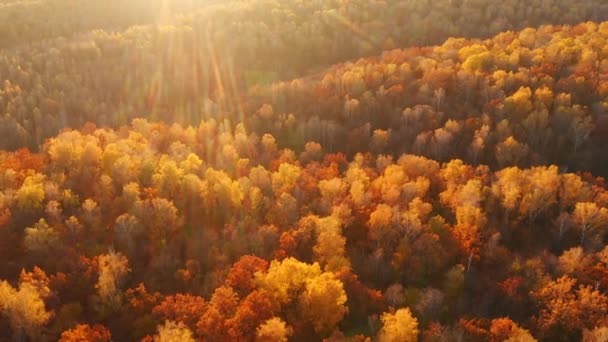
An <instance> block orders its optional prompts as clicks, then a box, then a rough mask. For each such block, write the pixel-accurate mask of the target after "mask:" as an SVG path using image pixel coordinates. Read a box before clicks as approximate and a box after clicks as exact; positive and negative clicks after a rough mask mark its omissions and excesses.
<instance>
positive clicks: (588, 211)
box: [572, 202, 608, 245]
mask: <svg viewBox="0 0 608 342" xmlns="http://www.w3.org/2000/svg"><path fill="white" fill-rule="evenodd" d="M572 218H573V221H574V223H575V224H576V225H577V227H578V228H579V229H580V231H581V245H583V243H584V242H585V234H587V233H588V232H589V231H595V230H598V229H600V228H603V227H604V226H605V225H606V224H608V209H606V208H599V207H598V206H597V204H595V203H593V202H579V203H576V205H575V206H574V212H573V213H572Z"/></svg>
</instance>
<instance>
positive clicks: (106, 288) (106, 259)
mask: <svg viewBox="0 0 608 342" xmlns="http://www.w3.org/2000/svg"><path fill="white" fill-rule="evenodd" d="M97 260H98V268H99V278H98V280H97V284H96V285H95V288H96V289H97V294H98V296H99V300H100V302H99V306H98V310H99V312H100V314H101V315H102V316H105V315H106V314H107V313H109V312H111V311H114V310H117V309H118V308H119V307H120V306H121V304H122V292H121V290H120V287H121V286H122V284H123V282H124V280H125V277H126V275H127V274H129V272H131V269H130V268H129V260H128V259H127V257H125V256H124V255H122V254H120V253H116V252H114V251H110V252H109V253H107V254H103V255H100V256H99V257H98V259H97Z"/></svg>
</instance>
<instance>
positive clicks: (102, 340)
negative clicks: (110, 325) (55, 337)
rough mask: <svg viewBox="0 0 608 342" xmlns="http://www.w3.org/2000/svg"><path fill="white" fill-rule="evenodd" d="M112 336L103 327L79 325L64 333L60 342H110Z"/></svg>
mask: <svg viewBox="0 0 608 342" xmlns="http://www.w3.org/2000/svg"><path fill="white" fill-rule="evenodd" d="M111 340H112V334H111V333H110V331H109V330H108V329H107V328H106V327H104V326H103V325H99V324H95V325H94V326H93V327H91V326H90V325H88V324H79V325H77V326H76V327H75V328H73V329H70V330H67V331H64V332H63V333H62V334H61V337H60V338H59V342H110V341H111Z"/></svg>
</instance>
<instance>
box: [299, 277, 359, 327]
mask: <svg viewBox="0 0 608 342" xmlns="http://www.w3.org/2000/svg"><path fill="white" fill-rule="evenodd" d="M345 303H346V292H345V291H344V285H343V284H342V282H341V281H339V280H338V279H336V278H335V276H334V275H333V274H332V273H329V272H326V273H323V274H321V275H320V276H318V277H314V278H310V279H307V280H306V285H305V289H304V291H303V292H302V293H301V294H300V296H299V298H298V305H299V310H300V312H301V315H302V317H303V318H305V319H307V320H309V321H310V322H312V325H313V327H314V329H315V331H316V332H317V333H319V334H320V335H322V336H326V335H328V334H330V333H331V332H332V331H333V330H334V329H335V327H336V325H337V324H338V323H339V322H340V321H341V320H342V318H344V315H346V313H347V311H348V309H347V307H346V306H345Z"/></svg>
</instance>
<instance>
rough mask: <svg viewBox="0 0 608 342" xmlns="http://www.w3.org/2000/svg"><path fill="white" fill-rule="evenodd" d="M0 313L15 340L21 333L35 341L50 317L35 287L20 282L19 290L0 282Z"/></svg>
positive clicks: (50, 314) (28, 283)
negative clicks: (9, 325)
mask: <svg viewBox="0 0 608 342" xmlns="http://www.w3.org/2000/svg"><path fill="white" fill-rule="evenodd" d="M0 311H1V312H2V314H3V315H4V316H6V317H7V318H8V320H9V322H10V324H11V328H12V329H13V334H14V337H15V338H16V339H17V340H18V339H19V338H20V337H21V336H22V333H25V334H27V336H29V337H30V338H31V339H33V340H36V339H37V338H38V334H39V332H40V329H41V328H42V327H43V326H44V325H45V324H46V323H47V322H48V321H49V319H50V318H51V316H52V312H49V311H47V309H46V307H45V303H44V301H43V297H42V296H41V293H40V292H39V290H38V288H37V286H35V285H34V284H31V283H30V282H20V284H19V288H18V289H15V288H13V287H12V286H11V285H10V284H9V283H8V282H6V281H1V282H0Z"/></svg>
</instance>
